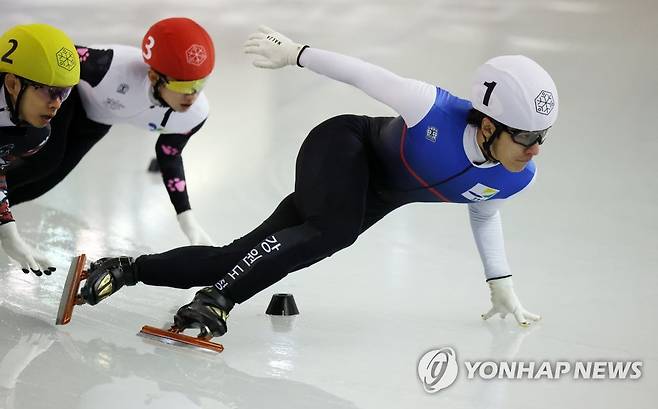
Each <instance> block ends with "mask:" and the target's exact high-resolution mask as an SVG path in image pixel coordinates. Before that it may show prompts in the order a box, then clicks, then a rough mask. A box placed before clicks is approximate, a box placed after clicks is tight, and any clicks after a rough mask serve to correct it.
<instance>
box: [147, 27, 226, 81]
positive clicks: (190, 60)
mask: <svg viewBox="0 0 658 409" xmlns="http://www.w3.org/2000/svg"><path fill="white" fill-rule="evenodd" d="M142 56H143V57H144V62H145V63H147V64H148V65H150V66H151V68H153V69H154V70H155V71H157V72H159V73H161V74H164V75H167V76H169V77H171V78H173V79H175V80H179V81H192V80H199V79H201V78H205V77H207V76H208V75H210V73H211V72H212V69H213V67H214V66H215V47H214V46H213V43H212V39H211V38H210V35H208V33H207V32H206V30H204V29H203V27H201V26H200V25H198V24H197V23H195V22H194V21H193V20H190V19H189V18H185V17H172V18H167V19H164V20H160V21H158V22H157V23H155V24H153V25H152V26H151V28H149V30H148V31H147V32H146V35H145V36H144V39H143V40H142Z"/></svg>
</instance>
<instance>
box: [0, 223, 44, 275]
mask: <svg viewBox="0 0 658 409" xmlns="http://www.w3.org/2000/svg"><path fill="white" fill-rule="evenodd" d="M0 242H1V244H2V248H3V249H4V250H5V252H6V253H7V255H8V256H9V257H10V258H11V259H13V260H15V261H16V262H17V263H18V264H20V266H21V269H22V270H23V272H24V273H25V274H29V273H30V270H31V271H32V272H33V273H34V274H36V275H37V276H40V275H42V274H45V275H50V274H51V273H52V272H53V271H55V267H53V264H52V263H51V262H50V261H48V259H47V258H46V257H44V256H42V255H41V254H40V253H39V252H38V251H36V250H34V249H33V248H32V247H30V246H29V245H28V244H27V243H25V241H23V239H22V238H21V236H20V235H19V234H18V229H17V228H16V223H15V222H9V223H5V224H3V225H0Z"/></svg>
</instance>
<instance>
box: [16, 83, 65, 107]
mask: <svg viewBox="0 0 658 409" xmlns="http://www.w3.org/2000/svg"><path fill="white" fill-rule="evenodd" d="M21 80H22V81H24V82H25V83H26V84H27V85H29V86H31V87H32V88H34V89H35V90H36V91H37V93H38V94H39V95H40V96H41V97H42V98H44V99H46V100H48V101H54V100H56V99H59V100H60V101H61V102H64V100H65V99H66V98H68V97H69V95H70V94H71V90H72V89H73V87H52V86H50V85H44V84H40V83H38V82H34V81H32V80H28V79H27V78H23V77H21Z"/></svg>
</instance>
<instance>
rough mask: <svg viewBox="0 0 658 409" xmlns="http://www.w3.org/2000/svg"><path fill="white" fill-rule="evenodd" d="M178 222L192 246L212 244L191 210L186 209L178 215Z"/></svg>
mask: <svg viewBox="0 0 658 409" xmlns="http://www.w3.org/2000/svg"><path fill="white" fill-rule="evenodd" d="M177 217H178V224H179V225H180V228H181V230H183V233H185V235H186V236H187V238H188V240H189V241H190V244H191V245H193V246H214V245H215V243H213V241H212V239H211V238H210V236H209V235H208V233H206V232H205V230H203V228H202V227H201V225H200V224H199V222H198V221H197V219H196V217H194V213H192V210H186V211H184V212H183V213H180V214H179V215H178V216H177Z"/></svg>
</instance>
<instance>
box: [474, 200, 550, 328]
mask: <svg viewBox="0 0 658 409" xmlns="http://www.w3.org/2000/svg"><path fill="white" fill-rule="evenodd" d="M501 205H502V201H500V200H492V201H485V202H478V203H470V204H469V205H468V213H469V217H470V220H471V229H472V230H473V237H474V238H475V243H476V244H477V248H478V251H479V253H480V258H481V259H482V264H483V265H484V274H485V276H486V278H487V283H488V284H489V290H490V292H491V304H492V307H491V309H490V310H489V311H488V312H487V313H485V314H483V315H482V318H483V319H485V320H486V319H489V318H491V317H492V316H493V315H496V314H500V316H501V317H502V318H505V316H507V314H512V315H514V318H516V320H517V322H518V323H519V325H521V326H528V325H530V322H531V321H537V320H539V319H540V317H539V316H538V315H536V314H533V313H531V312H529V311H527V310H526V309H525V308H523V306H522V305H521V302H520V301H519V299H518V297H517V296H516V293H515V292H514V286H513V282H512V274H511V272H510V268H509V265H508V263H507V257H506V255H505V244H504V240H503V226H502V222H501V218H500V207H501Z"/></svg>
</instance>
